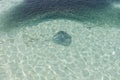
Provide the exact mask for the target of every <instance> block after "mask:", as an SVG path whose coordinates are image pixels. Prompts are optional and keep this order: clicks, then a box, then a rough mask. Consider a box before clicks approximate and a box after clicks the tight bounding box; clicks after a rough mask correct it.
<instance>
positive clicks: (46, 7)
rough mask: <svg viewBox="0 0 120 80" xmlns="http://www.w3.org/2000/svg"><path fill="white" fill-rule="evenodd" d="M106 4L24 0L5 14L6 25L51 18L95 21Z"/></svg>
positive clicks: (89, 0) (83, 0) (99, 0)
mask: <svg viewBox="0 0 120 80" xmlns="http://www.w3.org/2000/svg"><path fill="white" fill-rule="evenodd" d="M107 6H109V2H108V1H107V0H24V1H23V3H22V4H20V5H18V6H17V7H15V8H14V9H12V10H11V12H10V13H9V15H7V16H6V18H7V20H6V25H7V26H9V27H10V28H12V27H13V26H15V27H18V26H19V25H21V24H24V25H25V24H26V25H29V24H30V22H32V23H35V24H38V23H39V22H41V21H46V20H51V19H72V20H77V21H83V22H84V21H91V22H95V21H96V20H95V19H96V18H98V19H99V16H97V15H98V14H100V13H101V12H102V10H104V9H105V8H106V7H107ZM27 21H28V22H27Z"/></svg>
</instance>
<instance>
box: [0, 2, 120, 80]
mask: <svg viewBox="0 0 120 80" xmlns="http://www.w3.org/2000/svg"><path fill="white" fill-rule="evenodd" d="M11 1H12V2H11ZM14 2H16V1H14V0H9V1H8V2H7V0H6V1H0V4H4V6H3V8H4V9H1V11H0V17H1V18H0V79H2V80H119V79H120V54H119V53H120V36H119V35H120V28H119V26H120V24H119V18H120V16H119V13H120V8H119V7H115V5H111V6H109V7H107V8H104V9H102V10H100V11H98V10H95V11H94V10H93V11H89V13H90V14H89V15H86V16H79V14H77V13H74V15H72V14H68V15H67V16H66V17H65V15H64V17H63V18H61V16H60V18H56V17H55V18H53V17H54V14H53V15H51V14H52V13H50V15H51V16H50V15H48V14H47V13H46V14H42V15H37V16H34V17H31V18H30V19H26V21H23V22H19V21H17V20H13V22H12V21H11V23H12V24H9V23H10V21H9V22H5V21H6V20H7V18H6V16H7V15H9V12H11V11H12V10H14V8H15V7H16V6H17V5H19V3H22V2H17V4H16V5H15V4H12V3H14ZM8 4H9V8H8V6H5V5H8ZM5 12H6V13H5ZM53 13H54V12H53ZM64 14H65V13H64ZM81 15H85V14H81ZM62 16H63V13H62ZM69 16H70V17H69ZM18 17H19V16H18ZM42 17H43V18H42ZM48 17H49V18H50V17H51V18H52V19H48ZM92 18H94V19H92ZM23 19H24V18H23ZM8 20H9V17H8ZM15 21H16V22H15ZM16 23H17V24H16ZM18 24H19V25H18ZM58 31H65V32H67V33H68V34H69V35H71V36H72V43H71V44H70V45H69V46H67V47H66V46H62V45H58V44H56V43H54V42H53V41H52V37H53V35H55V34H56V33H57V32H58Z"/></svg>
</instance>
